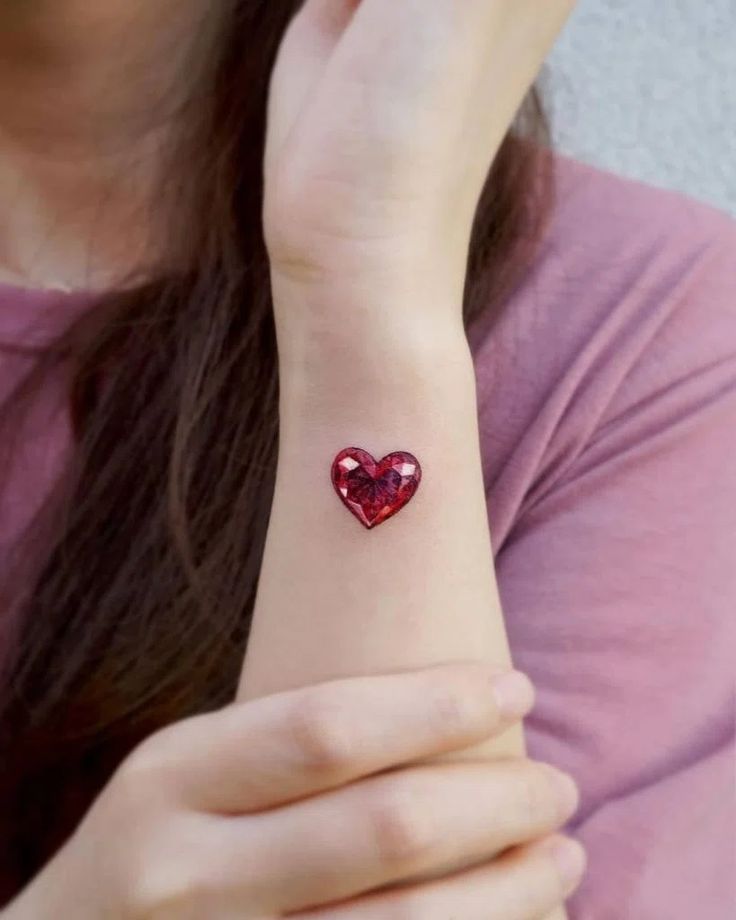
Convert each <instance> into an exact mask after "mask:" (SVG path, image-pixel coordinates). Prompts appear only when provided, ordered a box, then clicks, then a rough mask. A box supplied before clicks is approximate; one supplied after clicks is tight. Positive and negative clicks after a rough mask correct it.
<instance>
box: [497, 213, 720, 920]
mask: <svg viewBox="0 0 736 920" xmlns="http://www.w3.org/2000/svg"><path fill="white" fill-rule="evenodd" d="M724 226H728V229H727V230H724V231H723V232H721V233H719V235H718V237H717V239H715V240H709V241H707V243H704V244H703V245H702V246H697V247H694V248H693V250H692V251H691V253H690V257H689V258H688V259H684V260H683V259H680V260H679V261H678V264H677V267H676V270H675V268H674V267H673V268H672V270H670V271H669V272H667V271H664V272H659V273H658V274H657V280H656V281H655V280H654V279H653V277H652V276H650V275H648V274H646V269H642V271H643V272H644V274H643V275H641V276H640V279H639V282H638V283H637V284H638V290H635V289H636V288H637V285H634V286H633V288H632V286H630V285H629V286H628V288H627V294H626V297H627V298H628V299H629V301H630V302H634V301H636V304H637V306H636V309H635V310H631V311H630V313H629V314H627V316H626V317H625V318H623V319H622V321H621V322H620V323H618V325H616V326H615V330H616V331H615V333H614V332H613V331H612V330H613V329H614V327H613V326H610V328H609V333H610V334H608V333H607V334H606V335H605V336H603V337H601V336H600V335H598V333H596V334H595V335H598V340H597V345H596V349H595V354H594V355H591V358H590V361H589V363H588V366H587V367H586V370H585V373H583V374H578V379H577V383H576V385H575V388H576V395H575V396H574V397H569V398H568V397H566V399H567V402H566V406H565V408H564V410H562V411H560V412H558V414H557V418H556V423H555V432H554V435H553V436H552V437H551V438H550V440H549V442H548V444H547V447H546V450H545V457H544V459H543V461H542V462H541V463H540V465H539V467H538V473H537V475H536V477H535V479H534V481H533V482H532V483H531V484H530V485H529V487H528V488H527V489H526V491H525V494H524V497H523V500H522V501H521V502H520V507H519V510H518V514H516V516H515V518H514V521H513V524H512V525H511V526H510V527H509V529H508V532H507V533H504V534H503V537H502V539H499V540H498V541H497V542H498V543H500V544H501V545H499V546H498V553H497V558H496V570H497V575H498V580H499V590H500V596H501V599H502V604H503V607H504V611H505V615H506V620H507V625H508V630H509V639H510V642H511V647H512V650H513V653H514V658H515V662H516V664H517V666H518V667H520V668H522V669H523V670H525V671H526V672H527V673H529V674H530V676H531V677H532V679H533V680H534V682H535V684H536V686H537V705H536V707H535V710H534V712H533V713H532V714H531V716H530V717H529V719H528V721H527V740H528V748H529V754H530V756H533V757H536V758H539V759H543V760H548V761H550V762H552V763H555V764H557V765H558V766H560V767H562V768H563V769H567V770H569V771H570V772H571V773H572V774H573V775H574V776H575V777H576V778H577V779H578V781H579V784H580V787H581V793H582V801H581V806H580V809H579V811H578V813H577V815H576V816H575V817H574V818H573V819H572V821H571V823H570V825H569V826H568V830H569V831H571V832H572V833H573V834H574V835H576V836H578V837H579V839H580V840H581V841H582V842H583V843H584V845H585V846H586V849H587V852H588V860H589V862H588V871H587V874H586V877H585V879H584V882H583V884H582V885H581V887H580V888H579V889H578V891H577V892H576V894H575V895H574V896H573V898H572V899H571V900H570V902H569V906H568V910H569V914H570V917H571V920H692V918H694V917H697V918H698V920H727V918H731V917H733V916H734V913H733V911H734V905H736V881H735V880H736V864H735V863H736V859H735V856H736V758H735V753H734V725H735V724H736V718H735V711H734V704H735V698H736V688H735V686H734V674H735V672H736V668H735V663H736V662H735V658H734V656H735V652H736V231H734V227H733V225H731V224H728V225H725V223H724ZM642 279H644V280H642ZM632 298H633V300H632ZM609 320H610V316H606V318H605V322H606V323H607V322H608V321H609ZM602 322H604V321H602ZM599 331H600V330H599ZM595 335H593V336H592V338H591V340H592V339H593V338H595ZM571 362H572V363H574V360H573V359H572V358H571ZM572 363H571V366H572ZM611 368H615V371H612V370H611ZM614 377H615V385H611V381H612V380H613V378H614ZM564 378H565V374H564V373H563V374H561V375H559V376H558V378H557V380H556V382H555V389H559V387H560V386H562V385H564ZM604 381H608V382H607V383H604ZM604 391H605V396H604V397H603V396H602V394H603V393H604ZM548 398H549V399H552V398H553V396H552V394H548ZM548 405H549V402H547V403H545V406H548ZM543 411H544V408H543V409H541V410H540V412H539V413H538V414H537V416H536V417H535V420H534V423H535V424H536V423H538V422H539V418H540V417H541V414H542V413H543ZM493 514H494V500H493V495H492V494H491V496H490V498H489V515H490V520H491V524H492V532H493Z"/></svg>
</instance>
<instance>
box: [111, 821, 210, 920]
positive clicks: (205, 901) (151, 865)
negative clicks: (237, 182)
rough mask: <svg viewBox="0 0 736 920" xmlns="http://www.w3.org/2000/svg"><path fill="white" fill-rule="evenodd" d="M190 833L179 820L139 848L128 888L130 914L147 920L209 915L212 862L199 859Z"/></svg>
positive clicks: (157, 831)
mask: <svg viewBox="0 0 736 920" xmlns="http://www.w3.org/2000/svg"><path fill="white" fill-rule="evenodd" d="M190 836H191V830H190V829H188V828H187V827H186V826H185V825H184V824H182V822H181V821H177V820H176V818H174V820H173V821H172V822H167V824H166V826H165V827H164V826H162V825H161V824H159V825H158V826H157V828H156V829H153V830H152V831H151V832H150V833H149V834H148V835H147V838H146V840H145V841H142V842H141V843H140V845H139V847H138V848H137V849H136V852H135V857H134V859H133V860H131V866H130V871H129V873H128V877H127V880H126V885H125V893H126V902H127V908H128V910H127V914H129V915H130V916H131V917H135V918H145V920H163V918H170V917H179V916H187V917H189V916H196V917H199V916H208V915H209V913H208V910H207V908H208V906H209V907H211V906H212V903H213V896H214V894H215V891H214V887H215V886H214V884H213V877H214V875H213V872H212V862H211V860H206V859H204V860H203V859H202V858H201V856H200V858H196V857H195V855H194V854H196V853H197V851H198V849H199V848H198V847H197V846H196V845H195V843H196V842H195V841H192V840H190V839H189V838H190Z"/></svg>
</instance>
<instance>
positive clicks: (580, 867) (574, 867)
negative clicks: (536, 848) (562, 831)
mask: <svg viewBox="0 0 736 920" xmlns="http://www.w3.org/2000/svg"><path fill="white" fill-rule="evenodd" d="M545 849H548V851H549V853H550V856H551V857H552V859H553V860H554V862H555V866H556V867H557V871H558V872H559V874H560V878H561V879H562V888H563V891H564V894H565V897H567V896H568V895H569V894H572V892H573V891H574V890H575V889H576V888H577V887H578V885H579V884H580V880H581V879H582V877H583V873H584V872H585V865H586V861H587V860H586V855H585V850H584V848H583V846H582V844H581V843H579V842H578V841H577V840H574V839H573V838H572V837H555V838H554V840H552V841H550V843H549V844H548V846H547V847H545Z"/></svg>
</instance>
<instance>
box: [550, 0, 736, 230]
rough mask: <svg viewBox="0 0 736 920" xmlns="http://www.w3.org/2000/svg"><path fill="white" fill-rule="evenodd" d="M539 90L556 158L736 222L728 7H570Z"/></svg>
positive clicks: (734, 6)
mask: <svg viewBox="0 0 736 920" xmlns="http://www.w3.org/2000/svg"><path fill="white" fill-rule="evenodd" d="M543 85H545V86H546V95H547V99H548V107H549V108H550V110H551V115H552V120H553V133H554V137H555V144H556V146H557V147H558V148H559V149H560V150H562V151H563V152H565V153H569V154H571V155H572V156H576V157H578V158H579V159H581V160H584V161H586V162H589V163H592V164H594V165H598V166H601V167H603V168H605V169H610V170H613V171H614V172H618V173H622V174H623V175H627V176H631V177H633V178H636V179H643V180H645V181H647V182H650V183H652V184H654V185H659V186H663V187H665V188H673V189H679V190H681V191H684V192H687V193H688V194H690V195H693V196H695V197H696V198H701V199H703V200H705V201H708V202H710V203H711V204H714V205H716V206H717V207H720V208H721V209H723V210H727V211H730V212H731V213H732V214H734V215H736V0H579V6H578V7H577V9H576V11H575V12H574V13H573V16H572V19H571V20H570V22H569V23H568V25H567V26H566V28H565V31H564V33H563V35H562V36H561V38H560V40H559V43H558V45H557V46H556V48H555V49H554V51H553V53H552V55H551V57H550V59H549V61H548V64H547V66H546V68H545V71H544V74H543Z"/></svg>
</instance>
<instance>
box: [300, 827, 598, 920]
mask: <svg viewBox="0 0 736 920" xmlns="http://www.w3.org/2000/svg"><path fill="white" fill-rule="evenodd" d="M584 869H585V851H584V850H583V848H582V846H581V845H580V844H579V843H578V842H577V841H575V840H571V839H570V838H567V837H563V836H562V835H559V834H557V835H555V836H554V837H551V838H547V839H546V840H544V841H541V842H540V843H537V844H534V845H533V846H532V845H530V846H525V847H517V848H515V849H514V850H511V851H509V852H508V853H505V854H504V855H503V856H500V857H499V858H498V859H496V860H494V861H493V862H492V863H490V864H488V865H484V866H481V867H478V868H475V869H471V870H468V871H466V872H460V873H456V874H455V875H452V876H450V877H448V878H444V879H441V880H438V881H435V882H429V883H425V884H421V885H410V886H406V887H403V888H395V889H392V890H391V891H387V892H378V893H376V894H372V895H368V896H365V897H361V898H358V899H354V900H352V901H348V902H345V903H343V904H337V905H334V906H332V907H327V908H324V907H323V908H320V909H319V910H318V911H316V912H315V911H312V910H309V911H300V912H299V913H294V914H290V915H289V916H291V917H293V918H294V920H375V918H376V917H387V918H388V917H396V918H398V917H421V918H422V920H447V918H448V917H462V918H463V920H537V918H539V917H542V916H544V915H545V914H546V913H547V911H551V910H552V909H553V908H554V907H555V906H556V905H558V904H559V903H560V902H561V901H563V900H564V898H566V897H567V896H568V895H569V894H570V893H571V892H572V891H573V890H574V889H575V887H577V884H578V883H579V880H580V878H581V876H582V874H583V872H584Z"/></svg>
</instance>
